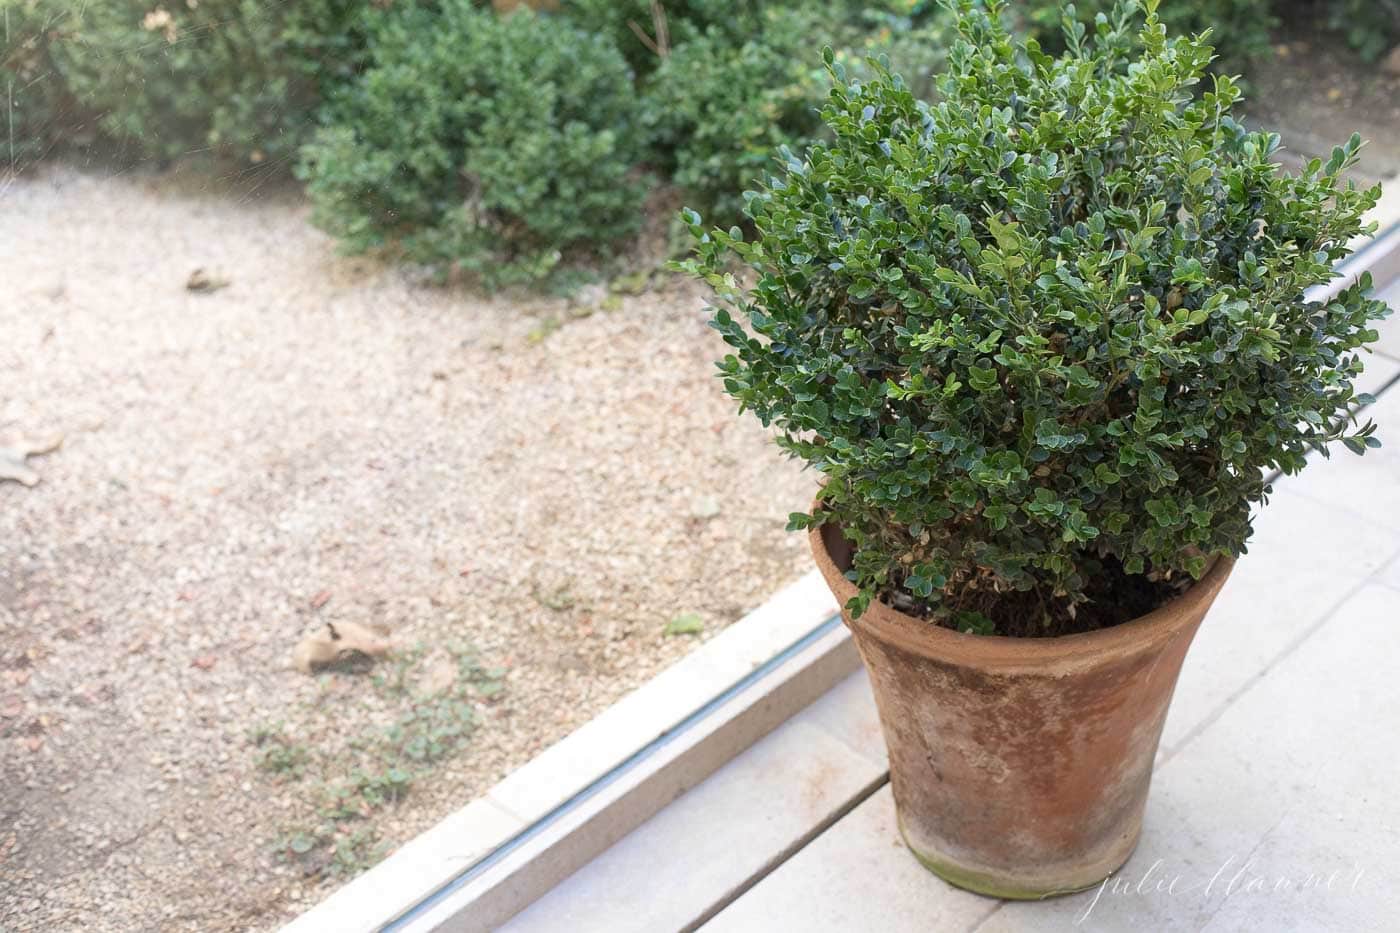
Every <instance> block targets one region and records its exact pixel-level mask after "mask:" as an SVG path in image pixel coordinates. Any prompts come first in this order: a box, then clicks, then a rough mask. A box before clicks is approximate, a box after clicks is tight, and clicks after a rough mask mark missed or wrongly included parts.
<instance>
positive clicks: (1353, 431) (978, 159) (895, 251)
mask: <svg viewBox="0 0 1400 933" xmlns="http://www.w3.org/2000/svg"><path fill="white" fill-rule="evenodd" d="M1129 26H1131V24H1129ZM960 28H961V35H962V41H960V42H959V43H958V44H957V46H956V47H955V48H954V49H953V50H952V51H951V52H950V55H949V61H950V67H949V75H948V76H947V77H946V78H945V79H944V80H942V81H941V82H940V99H939V101H938V102H937V103H934V104H928V103H926V102H924V101H920V100H918V99H917V98H915V97H914V96H913V95H912V94H911V93H909V91H908V89H907V88H906V86H905V85H904V83H903V81H902V80H900V79H899V78H897V77H893V76H890V75H888V74H881V75H877V76H876V77H875V78H874V79H873V80H869V81H862V82H849V78H850V75H849V74H848V73H846V71H845V69H843V68H842V67H840V64H839V63H838V62H835V61H834V58H833V59H832V60H831V68H832V72H833V76H834V78H835V79H836V81H837V84H836V87H835V88H834V90H833V92H832V96H831V98H830V100H829V103H828V106H827V107H826V108H825V110H824V111H823V115H824V118H825V120H826V123H827V125H828V127H829V128H830V131H831V133H832V136H833V139H832V141H831V142H829V143H818V144H816V145H814V146H813V147H811V148H810V149H809V150H808V152H807V154H806V155H805V157H798V156H790V157H789V158H788V162H787V165H786V170H785V171H784V172H783V173H782V175H781V177H778V178H775V179H774V180H773V181H772V183H771V184H770V185H769V186H768V187H767V188H766V189H765V190H763V191H762V192H760V193H759V194H758V195H757V196H756V197H754V198H752V199H751V200H750V201H749V210H750V216H751V218H752V221H753V226H754V228H755V229H756V234H755V235H754V236H753V237H751V238H749V239H748V240H747V241H746V240H744V239H743V238H742V237H737V236H735V235H734V234H732V233H729V232H725V231H724V230H723V229H708V230H707V229H706V228H705V227H703V226H702V225H701V223H700V219H699V217H698V216H697V215H695V214H694V213H693V212H690V214H689V216H688V220H689V222H690V223H691V226H692V230H693V232H694V233H695V235H696V237H697V238H698V245H699V258H698V259H697V260H694V261H692V262H688V263H686V264H683V266H682V267H683V268H686V269H688V270H690V271H692V272H695V273H697V274H700V275H702V276H703V277H704V278H705V279H706V281H708V282H709V283H710V284H711V285H713V286H714V287H715V288H716V289H717V291H718V293H719V295H720V298H721V301H722V302H723V307H720V308H717V309H715V311H714V323H715V326H716V327H717V328H718V330H719V331H720V332H721V333H722V334H723V335H724V339H725V341H726V342H727V343H728V344H729V345H730V346H731V347H732V348H733V352H732V354H731V355H730V356H727V357H726V358H725V359H724V361H723V362H722V363H721V367H720V368H721V370H722V375H723V377H724V382H725V387H726V389H727V390H728V391H729V392H730V393H731V394H732V395H733V396H734V397H735V398H736V399H738V400H739V402H740V404H741V406H742V407H743V408H744V409H747V410H751V411H753V412H754V413H755V414H756V415H757V416H758V417H759V419H760V420H762V421H763V422H764V424H772V425H776V427H777V428H778V430H779V432H780V443H781V444H782V445H783V446H784V447H785V448H786V449H788V450H789V451H790V452H791V453H792V454H793V455H795V456H797V457H799V458H801V459H803V460H804V461H806V462H807V463H808V464H810V465H811V466H812V467H813V468H815V469H816V470H818V471H820V472H821V473H822V474H824V476H825V477H826V484H825V486H824V487H823V489H822V491H821V493H820V500H821V501H820V504H819V506H818V507H817V509H816V510H815V511H814V512H813V513H812V514H811V515H797V516H794V524H795V525H796V527H806V526H808V525H819V524H825V523H828V522H834V523H836V524H838V525H839V526H840V528H841V529H842V531H843V532H844V533H845V535H846V536H847V538H849V539H850V540H851V542H852V543H853V544H854V545H855V558H854V567H853V571H852V574H853V579H854V580H855V581H856V582H857V584H858V585H859V586H860V588H861V594H860V597H859V598H858V599H857V601H856V603H855V605H854V606H853V607H852V608H853V609H854V611H856V612H860V611H862V608H863V607H864V606H865V605H867V604H868V602H869V600H871V599H873V598H876V597H877V596H879V597H882V598H885V599H886V600H888V601H889V602H891V603H893V604H894V605H896V606H899V607H901V608H905V609H906V610H907V611H911V612H915V613H917V614H921V615H926V616H928V617H930V618H933V619H936V620H937V621H939V622H940V623H943V624H947V625H951V626H955V627H972V628H975V629H978V630H984V631H985V630H988V628H989V627H994V629H995V631H997V632H999V633H1001V634H1014V635H1046V634H1060V633H1063V632H1067V631H1073V630H1076V629H1083V628H1093V627H1096V626H1098V625H1104V624H1113V623H1116V622H1119V621H1123V620H1124V618H1127V617H1131V616H1132V615H1135V614H1138V613H1140V612H1142V611H1147V610H1148V609H1151V608H1153V607H1154V606H1155V604H1156V603H1157V602H1159V601H1160V600H1161V599H1162V598H1164V597H1165V595H1167V594H1169V593H1170V592H1171V590H1170V589H1168V590H1167V592H1166V594H1163V593H1162V591H1161V590H1158V591H1156V592H1153V588H1154V587H1169V586H1170V583H1169V581H1174V580H1177V581H1179V580H1183V579H1189V578H1190V577H1199V576H1200V574H1201V573H1202V572H1203V571H1204V569H1205V567H1206V565H1207V561H1208V559H1209V558H1210V557H1211V556H1212V555H1217V554H1238V553H1240V552H1241V551H1242V550H1243V548H1244V544H1245V541H1246V540H1247V538H1248V537H1249V534H1250V505H1251V503H1254V502H1258V501H1260V500H1261V499H1262V498H1263V496H1264V495H1265V493H1266V491H1267V487H1266V486H1265V483H1264V480H1263V476H1264V474H1265V473H1266V472H1267V471H1269V470H1271V469H1275V468H1277V469H1281V470H1283V471H1285V472H1288V473H1292V472H1296V471H1297V470H1299V469H1301V468H1302V467H1303V466H1304V465H1305V457H1306V455H1307V454H1308V453H1309V452H1310V451H1312V450H1316V449H1319V448H1322V449H1325V447H1326V445H1327V444H1328V443H1329V442H1332V441H1336V440H1342V441H1344V442H1345V443H1346V445H1347V446H1348V447H1351V448H1352V449H1354V450H1357V451H1358V452H1360V451H1364V450H1365V449H1366V447H1368V446H1371V445H1373V444H1374V443H1376V441H1375V439H1374V438H1373V437H1371V432H1372V430H1373V429H1372V427H1371V426H1370V425H1367V426H1364V427H1357V426H1356V424H1355V422H1354V421H1353V420H1352V416H1350V415H1349V414H1348V406H1349V405H1350V404H1351V403H1352V402H1353V400H1354V399H1355V398H1356V396H1355V393H1354V390H1353V386H1352V380H1353V378H1354V377H1355V376H1356V375H1357V374H1358V373H1359V372H1360V370H1361V362H1360V359H1359V351H1360V350H1361V348H1362V347H1363V346H1364V345H1365V344H1366V343H1367V342H1369V341H1374V340H1375V339H1376V338H1377V334H1376V331H1375V330H1374V329H1372V328H1371V326H1370V323H1369V321H1370V319H1373V318H1376V317H1380V316H1383V315H1384V314H1385V313H1387V312H1386V309H1385V306H1384V305H1383V304H1382V303H1381V302H1378V301H1374V300H1372V299H1370V298H1368V297H1367V296H1366V294H1365V292H1364V291H1363V288H1364V287H1365V286H1366V285H1367V284H1368V283H1363V284H1362V286H1353V287H1351V288H1348V289H1347V290H1345V291H1344V292H1342V293H1341V294H1340V295H1339V296H1338V297H1337V298H1335V299H1333V300H1332V301H1330V302H1328V303H1327V304H1326V305H1324V304H1321V303H1318V302H1312V301H1308V300H1306V299H1305V297H1304V293H1305V290H1306V289H1307V288H1309V287H1310V286H1314V285H1318V284H1321V283H1324V282H1326V281H1328V280H1329V279H1330V278H1331V277H1332V265H1333V263H1334V262H1336V261H1337V260H1339V259H1340V258H1342V257H1343V256H1345V255H1347V253H1348V251H1349V250H1348V246H1347V243H1348V241H1349V239H1350V238H1351V237H1353V236H1355V235H1357V234H1358V233H1360V232H1361V231H1362V230H1363V221H1362V215H1363V212H1364V211H1366V210H1367V209H1369V208H1370V207H1371V206H1373V205H1374V204H1375V202H1376V199H1377V197H1378V196H1379V189H1378V188H1374V189H1369V190H1359V189H1357V188H1356V187H1355V186H1354V184H1353V183H1351V182H1345V181H1343V180H1342V177H1341V176H1342V173H1343V172H1344V171H1345V170H1346V169H1347V168H1348V167H1349V166H1350V165H1352V164H1353V163H1354V161H1355V159H1356V153H1357V150H1358V149H1359V147H1360V140H1359V138H1357V137H1353V138H1352V139H1351V140H1350V141H1349V142H1347V143H1346V144H1345V145H1344V146H1342V147H1338V148H1337V149H1336V150H1335V151H1334V153H1333V155H1332V157H1331V158H1330V159H1329V160H1328V161H1327V162H1326V163H1325V164H1324V162H1323V161H1322V160H1315V161H1313V162H1312V163H1311V164H1309V165H1308V166H1307V167H1306V168H1305V170H1304V171H1303V172H1302V174H1300V175H1298V176H1296V177H1295V176H1290V175H1288V174H1285V173H1283V172H1281V171H1280V169H1279V166H1278V165H1277V164H1276V163H1275V152H1276V150H1277V148H1278V146H1279V139H1278V137H1277V136H1276V135H1273V134H1267V133H1259V132H1246V131H1245V130H1244V129H1243V128H1242V127H1241V126H1240V125H1239V124H1238V123H1237V122H1236V121H1235V120H1234V119H1232V117H1231V116H1230V112H1231V107H1232V105H1233V104H1234V103H1235V102H1236V101H1237V100H1238V98H1239V89H1238V87H1237V86H1236V85H1235V83H1234V82H1233V81H1232V80H1230V79H1229V78H1227V77H1223V76H1222V77H1217V78H1215V79H1214V80H1213V81H1212V82H1209V83H1208V84H1207V86H1206V88H1205V89H1204V92H1203V93H1201V94H1199V96H1194V95H1196V92H1197V91H1198V90H1199V89H1198V88H1197V85H1198V83H1199V81H1200V79H1201V77H1202V75H1203V73H1204V71H1205V68H1206V65H1207V62H1208V56H1209V52H1208V50H1207V49H1206V47H1204V46H1203V45H1201V44H1199V43H1197V42H1195V41H1193V40H1189V39H1174V40H1171V41H1168V40H1167V39H1166V38H1165V31H1164V30H1162V29H1161V28H1160V26H1159V25H1158V24H1157V23H1156V22H1155V21H1152V20H1149V24H1148V26H1147V27H1146V28H1145V30H1144V31H1143V32H1142V33H1141V34H1140V35H1134V34H1133V33H1132V32H1127V31H1122V30H1108V31H1107V33H1106V34H1105V35H1103V36H1102V37H1101V38H1100V41H1099V42H1098V44H1097V47H1096V48H1095V49H1092V50H1091V49H1089V48H1088V47H1085V49H1084V50H1081V49H1080V48H1079V45H1078V43H1073V42H1072V43H1071V45H1073V46H1074V48H1073V49H1072V54H1067V55H1066V56H1065V57H1063V58H1060V59H1051V58H1049V57H1048V56H1046V55H1044V54H1043V53H1039V52H1037V51H1036V50H1035V49H1034V48H1029V49H1027V48H1024V47H1020V46H1019V45H1018V44H1015V43H1013V42H1012V41H1011V40H1010V39H1009V37H1008V36H1007V34H1006V33H1005V32H1004V30H1003V29H1002V28H1001V27H1000V25H999V24H998V22H997V21H996V20H995V19H992V20H989V19H988V18H986V17H985V16H982V15H980V14H973V13H969V15H968V17H967V19H966V20H965V21H964V22H963V23H962V24H961V27H960ZM1132 28H1133V29H1134V31H1135V27H1132ZM1133 48H1138V49H1141V54H1140V55H1139V54H1137V53H1133V54H1132V55H1127V54H1125V53H1126V51H1127V50H1129V49H1133ZM735 258H737V259H739V260H741V261H743V262H744V263H746V264H747V265H749V266H750V267H751V268H752V270H753V272H754V275H753V276H736V275H734V274H733V269H732V266H731V260H732V259H735ZM741 280H749V281H753V282H754V284H753V286H752V287H751V288H744V287H741V286H740V285H738V284H737V281H741ZM1128 578H1132V580H1131V581H1129V579H1128ZM1143 590H1146V591H1147V594H1146V596H1145V598H1144V600H1143V601H1142V602H1139V603H1138V604H1137V605H1133V604H1132V601H1131V600H1130V599H1127V598H1124V597H1127V596H1131V595H1133V594H1134V593H1139V592H1142V591H1143ZM1122 613H1126V615H1123V614H1122Z"/></svg>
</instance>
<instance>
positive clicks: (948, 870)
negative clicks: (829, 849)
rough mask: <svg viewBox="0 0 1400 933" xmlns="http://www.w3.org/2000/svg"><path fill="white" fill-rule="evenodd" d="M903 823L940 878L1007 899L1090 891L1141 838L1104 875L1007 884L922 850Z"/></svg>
mask: <svg viewBox="0 0 1400 933" xmlns="http://www.w3.org/2000/svg"><path fill="white" fill-rule="evenodd" d="M895 822H896V824H897V825H898V826H899V837H900V838H901V839H903V840H904V847H905V848H906V849H908V850H909V853H910V854H911V855H913V856H914V858H915V859H917V860H918V862H919V864H920V865H922V866H924V867H925V868H927V869H928V870H929V871H931V872H933V873H934V874H935V875H937V876H938V877H939V878H942V879H943V880H944V881H946V882H948V883H949V884H951V885H952V886H953V887H955V888H962V889H963V890H964V891H971V892H972V893H973V894H981V895H983V896H984V897H995V898H999V899H1001V900H1005V901H1042V900H1045V899H1046V898H1048V897H1060V896H1061V895H1065V894H1078V893H1079V892H1080V891H1088V890H1089V889H1090V888H1095V887H1098V886H1099V885H1100V884H1102V883H1103V881H1104V879H1105V878H1108V877H1109V876H1111V875H1112V874H1113V873H1114V872H1116V871H1117V870H1118V869H1120V868H1122V867H1123V865H1125V864H1126V863H1127V861H1128V859H1129V858H1131V857H1132V854H1133V850H1134V849H1136V848H1137V839H1136V838H1134V839H1133V844H1132V845H1131V846H1129V847H1128V851H1127V854H1125V855H1124V856H1123V860H1122V861H1120V862H1119V863H1118V864H1117V865H1115V866H1113V867H1112V868H1111V869H1109V870H1108V871H1106V872H1104V873H1103V876H1102V877H1100V878H1096V879H1095V880H1093V881H1090V882H1089V883H1087V884H1082V885H1079V886H1077V887H1070V888H1051V889H1049V890H1046V889H1043V888H1038V887H1020V886H1017V885H1012V884H1007V883H1006V881H1005V880H1004V879H1002V878H999V877H997V876H995V875H992V874H989V873H988V872H984V871H977V870H976V869H971V868H964V867H963V866H961V865H959V864H957V863H956V862H954V861H952V860H951V859H947V858H944V857H943V856H941V855H938V854H937V853H933V852H927V851H923V850H921V849H920V848H919V847H918V846H916V845H914V843H913V842H912V841H910V839H909V833H908V832H906V831H905V829H904V820H902V819H899V818H896V820H895Z"/></svg>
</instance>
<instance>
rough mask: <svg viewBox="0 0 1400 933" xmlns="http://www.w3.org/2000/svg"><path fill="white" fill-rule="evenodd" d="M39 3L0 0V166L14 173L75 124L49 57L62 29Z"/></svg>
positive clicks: (69, 102)
mask: <svg viewBox="0 0 1400 933" xmlns="http://www.w3.org/2000/svg"><path fill="white" fill-rule="evenodd" d="M47 7H48V4H47V3H45V2H43V0H0V165H6V166H9V167H10V168H11V169H18V168H20V167H22V166H24V165H25V164H27V163H29V162H30V161H32V160H34V159H37V158H39V157H40V156H41V155H43V154H44V153H46V152H47V151H48V150H49V149H50V148H52V147H53V146H54V145H56V144H57V143H58V141H59V140H61V139H63V138H64V137H65V136H67V135H69V134H70V133H71V132H72V131H73V124H74V122H75V121H76V120H77V119H78V115H77V112H76V109H75V107H74V105H73V103H72V100H71V98H70V95H69V93H68V89H67V87H66V85H65V84H64V83H63V81H62V80H61V79H60V78H59V76H58V73H57V71H56V69H55V68H54V63H53V59H52V56H51V55H50V54H49V50H50V43H51V38H50V37H51V36H52V35H53V34H54V33H56V32H57V31H58V30H60V29H62V28H63V20H64V19H65V17H63V16H60V15H55V14H54V13H53V12H52V11H50V10H49V9H48V8H47Z"/></svg>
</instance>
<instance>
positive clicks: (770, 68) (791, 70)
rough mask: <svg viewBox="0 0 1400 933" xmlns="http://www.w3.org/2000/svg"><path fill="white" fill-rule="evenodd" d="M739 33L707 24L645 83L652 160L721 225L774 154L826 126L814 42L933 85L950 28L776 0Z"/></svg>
mask: <svg viewBox="0 0 1400 933" xmlns="http://www.w3.org/2000/svg"><path fill="white" fill-rule="evenodd" d="M750 20H751V22H752V23H754V24H755V25H754V28H753V29H752V30H751V32H750V33H749V34H748V35H747V37H745V38H742V39H739V40H736V38H735V36H734V35H733V34H732V33H731V32H729V31H728V30H724V29H720V28H717V27H709V28H708V29H707V30H706V31H705V32H703V33H701V34H699V35H697V36H695V37H694V38H692V39H690V41H688V42H686V43H685V44H683V45H680V46H678V47H676V48H675V49H674V50H673V51H672V52H671V54H670V55H669V56H667V57H666V58H664V59H661V60H660V64H659V65H658V66H657V68H656V70H655V72H654V74H653V75H652V77H651V78H650V80H649V81H648V82H647V83H646V84H645V101H646V106H645V111H644V119H645V123H646V126H647V129H648V132H649V135H650V138H651V146H652V150H651V151H652V159H653V164H654V165H655V167H656V168H657V169H658V170H660V171H661V173H662V174H663V175H666V176H668V177H669V178H671V180H672V181H673V182H674V183H675V184H676V185H677V186H679V187H680V188H681V189H682V190H683V192H684V194H685V197H686V199H687V202H688V203H690V204H694V205H696V206H697V207H700V208H702V209H704V210H705V211H706V212H707V213H708V214H709V216H711V217H712V218H713V219H714V220H715V221H716V222H717V223H737V222H740V221H742V219H743V218H742V207H743V192H744V191H745V189H747V188H749V187H752V185H753V184H754V183H755V182H756V181H757V180H758V179H760V178H761V177H762V175H763V174H764V173H765V172H767V171H768V170H769V169H770V168H772V167H774V165H775V162H774V159H775V157H776V154H777V153H778V151H779V150H780V149H781V148H782V147H784V146H789V147H793V148H801V147H802V146H805V145H807V144H808V143H809V142H811V141H812V140H814V139H815V138H817V137H818V136H819V135H820V134H821V133H822V131H823V125H822V122H821V117H820V113H819V110H820V107H821V104H822V101H823V100H824V99H825V97H826V92H827V81H826V78H825V75H824V73H823V71H822V69H821V67H820V64H819V63H818V62H817V61H816V60H815V59H814V58H813V56H812V54H811V52H812V49H813V48H814V47H819V46H821V45H824V44H825V45H831V46H834V47H836V49H837V50H838V51H837V53H836V54H837V55H838V57H840V59H841V60H842V61H845V62H847V63H848V64H849V66H850V67H851V68H852V69H853V70H855V71H857V72H859V71H861V70H863V69H865V67H866V65H865V61H866V59H867V57H870V56H880V55H883V56H885V57H886V58H887V59H888V60H889V61H890V64H891V67H893V68H895V69H896V70H898V71H900V72H901V73H904V74H907V75H909V76H910V77H911V79H913V80H916V81H917V80H923V81H924V83H925V86H926V87H927V85H928V78H929V76H930V75H931V74H932V73H933V72H934V71H935V70H936V69H937V68H938V67H939V66H940V64H941V62H942V59H943V51H944V48H945V44H946V38H947V36H946V27H945V28H943V29H940V28H939V26H938V25H937V23H942V22H944V21H945V18H943V17H939V18H938V19H936V20H932V19H925V18H923V17H921V16H916V15H915V14H914V13H912V12H896V11H892V10H889V9H884V8H879V7H878V6H877V7H875V8H873V9H866V8H865V5H864V4H860V5H845V6H843V5H841V4H835V5H832V6H831V7H826V8H820V9H817V8H808V7H803V8H797V7H793V6H784V5H771V6H770V7H769V8H768V9H765V10H763V11H761V12H759V13H756V14H753V15H752V16H751V18H750Z"/></svg>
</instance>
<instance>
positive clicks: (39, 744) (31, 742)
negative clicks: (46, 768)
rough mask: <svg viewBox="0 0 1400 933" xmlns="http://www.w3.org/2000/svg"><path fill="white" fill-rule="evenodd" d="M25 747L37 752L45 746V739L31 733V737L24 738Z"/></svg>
mask: <svg viewBox="0 0 1400 933" xmlns="http://www.w3.org/2000/svg"><path fill="white" fill-rule="evenodd" d="M24 747H25V748H27V749H29V750H30V751H31V752H37V751H38V750H39V749H41V748H43V747H44V740H43V739H41V738H39V737H38V736H37V735H31V736H30V737H29V738H27V739H25V740H24Z"/></svg>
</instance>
